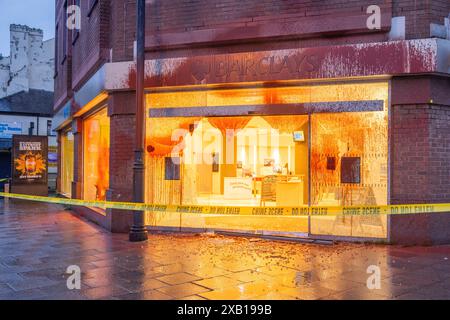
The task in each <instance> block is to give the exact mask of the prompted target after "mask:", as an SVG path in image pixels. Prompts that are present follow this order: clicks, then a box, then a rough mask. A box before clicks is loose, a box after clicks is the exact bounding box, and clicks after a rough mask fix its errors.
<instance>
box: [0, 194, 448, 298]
mask: <svg viewBox="0 0 450 320" xmlns="http://www.w3.org/2000/svg"><path fill="white" fill-rule="evenodd" d="M449 258H450V246H436V247H399V246H386V245H375V244H344V243H338V244H334V245H315V244H301V243H288V242H274V241H268V240H262V239H252V238H241V237H225V236H219V235H208V234H151V235H150V237H149V241H148V242H145V243H130V242H128V240H127V235H125V234H111V233H109V232H107V231H105V230H103V229H102V228H100V227H98V226H96V225H94V224H92V223H90V222H88V221H85V220H83V219H81V218H79V217H78V216H76V215H74V214H72V213H71V212H69V211H64V209H63V207H62V206H59V205H47V204H42V203H30V202H17V201H13V200H9V204H8V205H5V203H4V200H0V299H186V300H193V299H194V300H197V299H198V300H201V299H450V260H449ZM71 265H76V266H79V267H80V269H81V272H82V273H81V289H80V290H69V289H68V288H67V278H68V277H69V275H68V274H66V270H67V267H68V266H71ZM370 266H372V267H371V268H374V267H373V266H375V267H377V268H376V271H379V272H380V273H379V275H380V278H379V280H380V281H379V283H377V281H370V283H372V284H379V285H380V286H379V289H372V290H371V289H369V288H368V286H367V280H368V277H370V276H371V275H372V274H368V273H367V269H368V268H369V267H370ZM371 279H372V280H373V278H371Z"/></svg>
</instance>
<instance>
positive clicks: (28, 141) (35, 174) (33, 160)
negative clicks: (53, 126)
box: [12, 135, 48, 185]
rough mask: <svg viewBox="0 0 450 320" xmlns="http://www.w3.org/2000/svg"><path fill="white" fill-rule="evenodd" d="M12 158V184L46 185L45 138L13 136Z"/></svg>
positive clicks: (46, 152)
mask: <svg viewBox="0 0 450 320" xmlns="http://www.w3.org/2000/svg"><path fill="white" fill-rule="evenodd" d="M12 156H13V159H12V160H13V161H12V171H13V172H12V177H13V184H33V185H34V184H45V185H47V169H48V139H47V137H38V136H21V135H15V136H13V154H12Z"/></svg>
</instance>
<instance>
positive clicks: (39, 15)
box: [0, 0, 55, 57]
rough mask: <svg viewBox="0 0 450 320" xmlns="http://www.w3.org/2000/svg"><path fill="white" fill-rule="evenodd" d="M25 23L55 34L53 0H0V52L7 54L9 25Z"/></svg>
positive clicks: (45, 34) (48, 33) (45, 37)
mask: <svg viewBox="0 0 450 320" xmlns="http://www.w3.org/2000/svg"><path fill="white" fill-rule="evenodd" d="M10 24H25V25H27V26H29V27H32V28H39V29H42V30H44V40H47V39H51V38H53V37H54V35H55V30H54V29H55V0H0V53H1V54H2V55H3V56H4V57H5V56H9V25H10Z"/></svg>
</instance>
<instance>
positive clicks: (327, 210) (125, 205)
mask: <svg viewBox="0 0 450 320" xmlns="http://www.w3.org/2000/svg"><path fill="white" fill-rule="evenodd" d="M0 197H5V198H13V199H22V200H29V201H38V202H46V203H55V204H66V205H71V206H84V207H97V208H102V209H121V210H132V211H153V212H177V213H192V214H213V215H252V216H297V217H300V216H309V215H310V216H318V217H320V216H377V215H385V214H386V215H392V214H416V213H444V212H447V213H450V203H437V204H436V203H433V204H407V205H385V206H340V207H324V206H315V207H229V206H225V207H222V206H196V205H160V204H149V203H133V202H114V201H90V200H80V199H67V198H54V197H40V196H30V195H24V194H13V193H4V192H0Z"/></svg>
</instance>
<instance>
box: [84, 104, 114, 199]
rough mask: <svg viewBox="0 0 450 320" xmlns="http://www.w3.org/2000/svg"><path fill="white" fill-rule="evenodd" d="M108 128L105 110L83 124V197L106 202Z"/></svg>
mask: <svg viewBox="0 0 450 320" xmlns="http://www.w3.org/2000/svg"><path fill="white" fill-rule="evenodd" d="M109 132H110V126H109V118H108V115H107V111H106V108H104V109H102V110H101V111H100V112H98V113H96V114H94V115H92V116H90V117H89V118H87V119H85V120H84V122H83V170H84V175H83V178H84V179H83V186H84V192H83V197H84V199H85V200H106V192H107V190H108V188H109V141H110V136H109Z"/></svg>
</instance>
